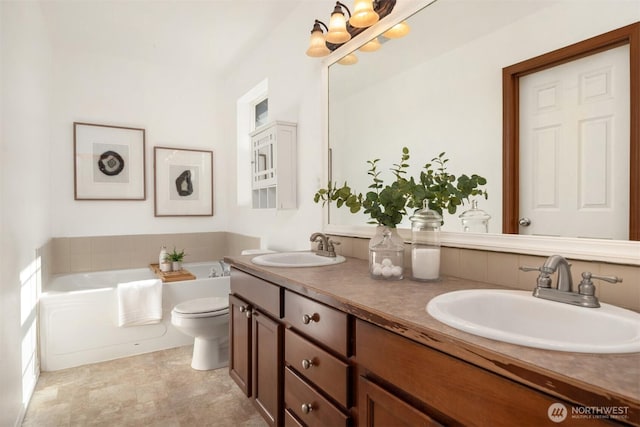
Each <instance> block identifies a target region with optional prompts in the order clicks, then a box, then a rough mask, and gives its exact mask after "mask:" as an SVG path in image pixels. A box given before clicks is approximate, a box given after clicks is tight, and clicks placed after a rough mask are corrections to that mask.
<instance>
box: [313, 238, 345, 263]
mask: <svg viewBox="0 0 640 427" xmlns="http://www.w3.org/2000/svg"><path fill="white" fill-rule="evenodd" d="M309 240H310V241H311V242H317V243H318V248H317V250H316V255H320V256H326V257H331V258H335V257H336V250H335V247H334V245H339V244H340V242H334V241H333V240H331V239H329V238H328V237H327V236H326V235H324V234H322V233H313V234H312V235H311V237H310V238H309Z"/></svg>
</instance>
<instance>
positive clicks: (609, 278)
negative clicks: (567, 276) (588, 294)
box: [582, 271, 622, 283]
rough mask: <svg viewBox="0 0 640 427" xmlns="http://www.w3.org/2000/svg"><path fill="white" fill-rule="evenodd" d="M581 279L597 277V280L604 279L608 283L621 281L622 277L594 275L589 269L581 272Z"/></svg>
mask: <svg viewBox="0 0 640 427" xmlns="http://www.w3.org/2000/svg"><path fill="white" fill-rule="evenodd" d="M582 279H583V280H584V279H586V280H590V279H598V280H604V281H605V282H609V283H621V282H622V277H618V276H596V275H595V274H592V273H591V272H590V271H585V272H584V273H582Z"/></svg>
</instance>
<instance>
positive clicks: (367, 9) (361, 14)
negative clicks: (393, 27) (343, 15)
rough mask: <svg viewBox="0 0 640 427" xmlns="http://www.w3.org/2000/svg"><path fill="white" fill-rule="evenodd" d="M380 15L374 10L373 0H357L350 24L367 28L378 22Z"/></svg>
mask: <svg viewBox="0 0 640 427" xmlns="http://www.w3.org/2000/svg"><path fill="white" fill-rule="evenodd" d="M379 19H380V16H379V15H378V14H377V13H376V11H375V10H373V0H355V3H354V4H353V15H351V18H349V24H351V25H352V26H354V27H356V28H367V27H370V26H372V25H373V24H375V23H376V22H378V20H379Z"/></svg>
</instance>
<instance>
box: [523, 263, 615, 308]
mask: <svg viewBox="0 0 640 427" xmlns="http://www.w3.org/2000/svg"><path fill="white" fill-rule="evenodd" d="M520 270H522V271H539V272H540V274H539V275H538V279H537V280H536V287H535V289H534V290H533V296H534V297H538V298H543V299H547V300H550V301H557V302H563V303H566V304H572V305H578V306H581V307H590V308H596V307H600V302H599V301H598V298H597V297H596V296H595V286H594V285H593V282H592V281H591V279H600V280H605V281H607V282H610V283H618V282H622V279H621V278H618V277H616V276H594V275H593V274H591V273H590V272H588V271H585V272H584V273H582V281H581V282H580V285H579V286H578V292H574V291H573V280H572V279H571V264H569V262H567V260H566V259H565V258H564V257H562V256H560V255H551V256H550V257H549V258H547V260H546V261H545V263H544V264H543V265H542V267H520ZM555 272H557V273H558V281H557V284H556V287H555V288H552V287H551V282H552V280H551V275H552V274H553V273H555Z"/></svg>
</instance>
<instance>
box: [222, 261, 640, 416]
mask: <svg viewBox="0 0 640 427" xmlns="http://www.w3.org/2000/svg"><path fill="white" fill-rule="evenodd" d="M273 256H275V254H274V255H272V256H271V257H266V259H267V261H268V262H262V261H261V259H256V260H254V261H255V262H252V260H253V259H254V258H256V257H255V256H251V255H246V256H237V257H228V258H226V259H225V261H227V262H228V263H230V264H231V265H232V276H231V296H230V299H229V301H230V352H231V353H230V361H229V370H230V375H231V377H232V378H233V379H234V380H235V381H236V383H237V384H238V385H239V386H240V387H241V388H242V390H243V391H244V393H245V394H246V395H247V397H249V398H251V399H252V400H253V401H254V403H255V406H256V408H258V410H259V411H260V413H261V415H262V416H263V418H264V419H265V420H266V421H267V422H268V424H269V425H273V426H282V425H284V426H297V425H307V426H332V427H333V426H355V425H359V426H396V425H409V426H414V425H491V426H513V425H523V423H524V422H525V421H526V424H527V425H555V424H556V423H557V422H561V424H562V425H589V426H593V425H607V424H616V423H620V424H631V425H640V357H639V353H638V352H637V351H638V350H637V349H634V348H629V347H624V346H623V347H615V348H614V347H610V348H608V349H606V348H604V347H602V348H600V349H598V348H595V349H594V348H584V347H583V348H580V346H579V345H578V346H577V347H575V346H574V347H570V348H571V350H570V351H556V350H550V349H546V348H533V347H530V346H527V343H526V342H523V344H524V345H518V344H513V343H510V342H505V341H507V339H504V337H501V336H498V337H492V338H494V339H490V338H486V337H485V336H488V335H485V336H480V335H481V334H480V333H477V332H476V331H474V330H472V329H470V330H469V331H468V332H465V331H464V330H462V328H460V327H459V325H455V324H454V325H453V326H455V327H451V326H449V325H448V324H445V323H443V322H441V321H439V320H437V319H436V318H434V317H433V316H432V315H431V314H430V312H431V313H433V314H434V315H437V313H436V312H437V311H438V310H436V309H434V308H433V307H436V308H437V309H439V310H440V311H441V312H447V310H449V311H452V312H453V314H455V313H456V310H458V314H459V316H458V317H462V319H461V320H460V319H458V320H459V321H461V322H463V323H464V322H467V323H469V322H471V323H473V322H474V321H476V320H477V321H478V322H481V320H482V319H483V318H485V316H484V315H479V317H478V319H476V318H474V317H473V316H476V315H477V314H474V313H481V311H477V310H476V311H474V307H478V306H483V305H484V306H486V305H487V304H489V306H488V307H485V309H486V310H485V313H489V312H494V314H495V312H497V313H498V314H496V316H498V317H497V319H498V321H499V322H500V323H503V322H504V319H503V318H500V316H509V315H510V316H513V319H512V321H511V322H507V323H512V324H514V325H515V326H514V327H515V328H516V329H517V328H520V327H524V326H522V325H523V322H521V319H519V318H520V317H527V316H528V313H527V307H528V305H527V306H520V307H521V308H520V309H518V310H515V311H514V312H512V313H511V314H509V313H508V312H506V311H500V310H501V308H503V307H505V306H515V307H518V305H517V304H518V302H517V301H516V299H517V298H516V299H513V298H514V297H516V295H517V297H520V292H522V291H512V290H508V289H506V288H500V287H499V286H489V285H487V284H486V283H480V282H473V281H468V280H463V279H457V278H452V277H445V278H443V279H442V280H441V281H439V282H436V283H418V282H413V281H410V280H402V281H399V282H387V281H379V280H373V279H371V278H370V277H369V270H368V263H367V261H364V260H360V259H355V258H346V259H344V260H332V261H330V260H327V261H326V263H325V264H326V265H323V266H316V267H306V268H286V267H282V266H274V265H282V263H286V262H290V263H304V262H305V261H307V259H306V258H305V257H309V256H312V257H317V255H315V254H311V253H306V254H305V253H300V254H299V255H293V257H294V258H289V259H285V260H284V261H283V260H282V258H281V259H273ZM282 256H284V255H281V257H282ZM289 256H291V255H289ZM298 257H299V258H298ZM270 258H271V260H270V262H271V263H270V262H269V259H270ZM262 260H263V261H264V258H262ZM313 260H314V259H313V258H311V259H310V260H308V261H309V262H313ZM338 261H343V262H338ZM532 282H534V280H532ZM489 287H490V288H493V289H495V290H491V291H488V290H486V289H487V288H489ZM474 290H478V292H473V291H474ZM487 292H489V295H490V297H489V298H487ZM514 292H515V293H516V294H514ZM525 294H526V292H525ZM496 295H498V296H496ZM530 295H531V294H530V293H529V296H530ZM452 296H453V297H452ZM447 298H448V300H447ZM499 298H503V299H499ZM504 298H506V299H504ZM534 299H535V298H534ZM535 300H537V299H535ZM495 301H500V302H497V303H496V302H495ZM541 302H544V303H546V304H557V307H558V310H559V311H557V312H556V313H555V314H554V313H552V312H549V313H547V314H548V315H549V316H556V317H555V318H553V319H552V320H553V321H552V322H550V323H547V322H548V320H549V319H541V321H540V323H539V325H538V326H539V329H540V330H542V331H544V329H545V328H547V329H552V330H554V329H556V328H553V327H550V325H553V324H554V322H555V323H557V329H560V330H563V331H566V330H571V329H573V330H575V335H576V337H578V338H576V339H575V341H576V342H578V343H579V344H580V345H582V344H584V343H582V342H580V339H579V337H580V336H581V330H584V329H581V328H588V329H593V328H595V327H597V324H598V323H599V322H600V321H601V320H604V319H605V318H607V316H608V315H604V316H605V317H602V318H595V319H591V320H589V321H588V322H585V323H584V324H583V323H581V322H575V321H574V320H572V318H571V315H569V317H566V318H564V317H563V313H562V312H563V310H562V309H565V310H566V311H567V313H570V312H571V311H573V310H601V308H598V309H591V308H583V307H574V306H570V305H567V304H563V303H556V302H553V303H551V302H547V301H541ZM430 303H431V304H430ZM490 304H495V306H491V305H490ZM527 304H528V303H527ZM427 305H430V306H431V308H430V310H429V311H427V309H426V307H427ZM603 306H605V304H603ZM522 307H524V308H522ZM603 308H605V309H608V308H609V307H603ZM612 308H613V309H615V307H612ZM593 313H595V312H593ZM578 314H579V313H578ZM618 314H619V313H614V314H612V315H611V316H613V317H611V318H614V319H616V320H615V321H616V322H617V321H618V318H619V316H618ZM447 315H449V318H451V313H449V314H445V317H446V316H447ZM466 315H468V316H471V317H470V318H466V319H465V318H464V316H466ZM576 315H577V314H576ZM454 317H455V316H454ZM623 317H624V316H623ZM609 320H610V319H609ZM590 321H593V322H594V323H592V324H589V322H590ZM620 322H622V323H620V325H624V324H625V320H620ZM545 324H546V325H545ZM628 324H629V325H631V326H630V329H629V330H630V331H631V332H630V333H633V332H632V331H633V330H635V331H637V328H635V329H634V328H633V319H631V323H628ZM615 325H616V326H618V323H616V324H615ZM481 326H482V325H481ZM484 326H485V327H486V326H487V325H484ZM534 329H536V328H534ZM602 331H605V332H604V333H605V334H606V329H604V328H602ZM469 332H471V333H469ZM516 332H518V333H520V334H521V333H523V332H522V330H519V329H517V331H516ZM616 332H617V331H611V333H612V334H615V333H616ZM512 333H513V331H512ZM563 333H566V332H563ZM516 335H517V334H516ZM557 338H558V337H557V336H554V333H550V334H547V335H545V334H543V336H542V338H540V339H541V340H542V341H546V342H553V340H554V339H557ZM561 338H562V337H561ZM625 340H626V341H628V340H627V339H626V337H625V336H621V337H620V339H616V338H615V337H614V339H613V341H615V342H614V343H613V344H612V345H614V346H615V345H619V344H620V343H619V342H617V341H625ZM533 341H534V340H532V341H531V342H533ZM560 341H562V340H560ZM569 341H570V340H569ZM512 342H513V341H512ZM570 345H571V343H570ZM574 345H575V343H574ZM548 348H553V347H548ZM612 348H614V350H613V351H616V353H611V351H612ZM599 350H600V352H598V351H599ZM630 351H633V352H630Z"/></svg>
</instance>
